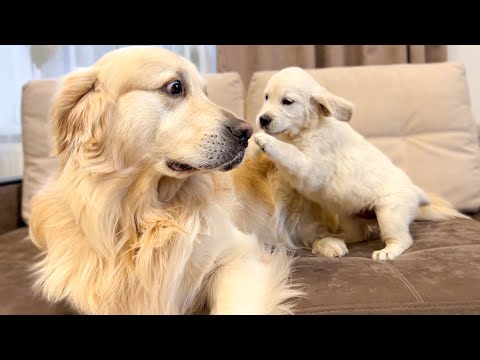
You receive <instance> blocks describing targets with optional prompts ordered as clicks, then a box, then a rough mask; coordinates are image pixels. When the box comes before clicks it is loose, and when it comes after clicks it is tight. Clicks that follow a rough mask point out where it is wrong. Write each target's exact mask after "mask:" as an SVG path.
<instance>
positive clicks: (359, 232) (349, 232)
mask: <svg viewBox="0 0 480 360" xmlns="http://www.w3.org/2000/svg"><path fill="white" fill-rule="evenodd" d="M340 224H341V227H342V230H343V234H344V239H345V242H346V243H347V244H350V243H356V242H360V241H364V240H366V239H367V237H368V233H369V230H368V227H367V226H366V224H365V221H363V220H362V219H359V218H357V217H356V216H342V217H340Z"/></svg>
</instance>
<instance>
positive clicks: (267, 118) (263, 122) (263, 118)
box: [260, 115, 272, 126]
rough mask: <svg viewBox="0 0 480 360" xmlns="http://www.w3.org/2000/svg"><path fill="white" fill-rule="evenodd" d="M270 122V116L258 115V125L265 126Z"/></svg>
mask: <svg viewBox="0 0 480 360" xmlns="http://www.w3.org/2000/svg"><path fill="white" fill-rule="evenodd" d="M271 122H272V118H271V117H270V116H268V115H262V116H260V125H262V126H267V125H268V124H270V123H271Z"/></svg>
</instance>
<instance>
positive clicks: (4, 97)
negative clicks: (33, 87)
mask: <svg viewBox="0 0 480 360" xmlns="http://www.w3.org/2000/svg"><path fill="white" fill-rule="evenodd" d="M126 46H129V45H0V109H2V112H1V113H0V178H2V177H9V176H21V167H22V159H21V119H20V106H21V91H22V86H23V84H25V83H26V82H27V81H28V80H32V79H47V78H58V77H60V76H63V75H65V74H66V73H68V72H70V71H72V70H74V69H76V68H79V67H86V66H90V65H91V64H93V63H94V62H95V61H96V60H98V59H99V58H100V57H101V56H103V55H104V54H106V53H107V52H109V51H112V50H115V49H118V48H121V47H126ZM154 46H159V47H163V48H167V49H169V50H172V51H174V52H176V53H178V54H180V55H183V56H185V57H186V58H188V59H190V60H191V61H192V62H193V63H194V64H195V65H197V67H198V69H199V70H200V72H202V73H212V72H216V67H217V66H216V52H215V45H154Z"/></svg>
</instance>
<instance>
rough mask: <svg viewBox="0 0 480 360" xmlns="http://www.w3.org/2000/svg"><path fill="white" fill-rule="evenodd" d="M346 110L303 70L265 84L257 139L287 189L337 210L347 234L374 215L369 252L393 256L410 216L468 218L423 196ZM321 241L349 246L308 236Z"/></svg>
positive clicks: (361, 231)
mask: <svg viewBox="0 0 480 360" xmlns="http://www.w3.org/2000/svg"><path fill="white" fill-rule="evenodd" d="M352 111H353V104H352V103H350V102H349V101H347V100H345V99H343V98H341V97H339V96H336V95H334V94H332V93H330V92H329V91H327V90H326V89H325V88H323V87H322V86H320V84H318V83H317V82H316V81H315V80H314V79H313V77H311V76H310V75H309V74H308V73H307V72H306V71H304V70H302V69H300V68H297V67H291V68H286V69H284V70H282V71H280V72H278V73H277V74H275V75H274V76H273V77H272V78H271V79H270V81H269V82H268V84H267V86H266V89H265V103H264V105H263V107H262V109H261V110H260V112H259V114H258V117H257V120H256V121H257V125H258V126H259V127H260V128H262V129H263V130H264V132H259V133H257V134H256V135H255V142H256V143H257V144H258V145H259V146H260V147H261V149H262V150H263V151H264V152H265V153H266V154H267V155H268V156H269V158H270V159H272V161H273V162H274V163H275V164H276V166H277V167H278V168H279V171H280V172H282V173H283V174H284V175H285V176H284V177H283V179H285V181H286V182H288V184H289V185H290V186H291V187H292V188H293V189H295V190H296V191H298V192H299V193H300V194H301V195H302V196H304V197H306V198H307V199H309V200H311V201H313V202H315V203H317V204H320V205H321V206H325V207H327V208H328V209H330V211H332V212H334V213H337V214H338V215H339V217H340V224H341V227H342V230H343V237H344V240H345V241H346V242H357V241H362V240H364V239H365V238H366V237H368V236H369V235H370V226H369V222H370V220H372V219H373V220H376V223H377V224H378V228H379V230H380V235H381V238H382V240H383V241H384V242H385V244H386V245H385V247H384V248H383V249H381V250H379V251H375V252H373V254H372V258H373V259H378V260H393V259H395V258H396V257H397V256H399V255H401V254H402V253H403V252H404V251H405V250H407V249H408V248H409V247H410V246H411V245H412V243H413V240H412V237H411V235H410V231H409V226H410V223H411V222H412V221H413V220H414V219H415V218H417V219H422V220H440V219H445V218H448V217H462V218H468V217H467V216H465V215H462V214H460V213H459V212H457V211H455V210H454V209H453V208H452V206H451V205H450V204H449V203H448V202H446V201H445V200H443V199H441V198H439V197H438V196H435V195H431V196H427V195H426V194H425V193H424V192H423V190H421V189H420V188H418V187H417V186H415V185H414V184H413V183H412V181H411V180H410V178H409V177H408V176H407V174H406V173H405V172H404V171H402V170H401V169H400V168H398V167H397V166H395V165H394V164H393V163H392V162H391V161H390V159H389V158H388V157H387V156H386V155H385V154H383V153H382V152H381V151H380V150H378V149H377V148H376V147H375V146H373V145H372V144H371V143H370V142H368V141H367V140H366V139H365V138H364V137H363V136H361V135H360V134H359V133H358V132H356V131H355V130H354V129H353V128H352V127H351V126H350V124H348V123H347V122H348V121H349V120H350V117H351V115H352ZM371 215H374V216H371ZM369 218H370V219H369ZM326 248H328V249H330V250H331V249H334V250H335V253H336V255H337V256H343V255H345V254H346V253H347V252H348V250H347V248H346V246H345V244H344V242H343V241H341V240H339V239H336V238H331V237H330V238H327V239H319V241H318V242H315V243H314V244H313V250H314V252H316V253H320V254H324V253H325V249H326ZM327 256H328V255H327Z"/></svg>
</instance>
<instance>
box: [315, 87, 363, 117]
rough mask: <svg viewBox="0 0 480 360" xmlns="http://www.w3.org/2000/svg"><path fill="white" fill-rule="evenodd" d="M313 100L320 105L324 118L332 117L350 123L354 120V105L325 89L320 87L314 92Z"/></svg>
mask: <svg viewBox="0 0 480 360" xmlns="http://www.w3.org/2000/svg"><path fill="white" fill-rule="evenodd" d="M312 99H313V100H314V101H315V103H316V104H317V105H318V108H319V110H320V111H321V113H322V115H323V116H332V117H334V118H335V119H337V120H340V121H349V120H350V119H351V118H352V113H353V108H354V105H353V103H351V102H350V101H348V100H346V99H344V98H341V97H340V96H337V95H334V94H332V93H331V92H329V91H327V90H326V89H324V88H323V87H318V88H317V89H316V90H315V91H314V92H313V94H312Z"/></svg>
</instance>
